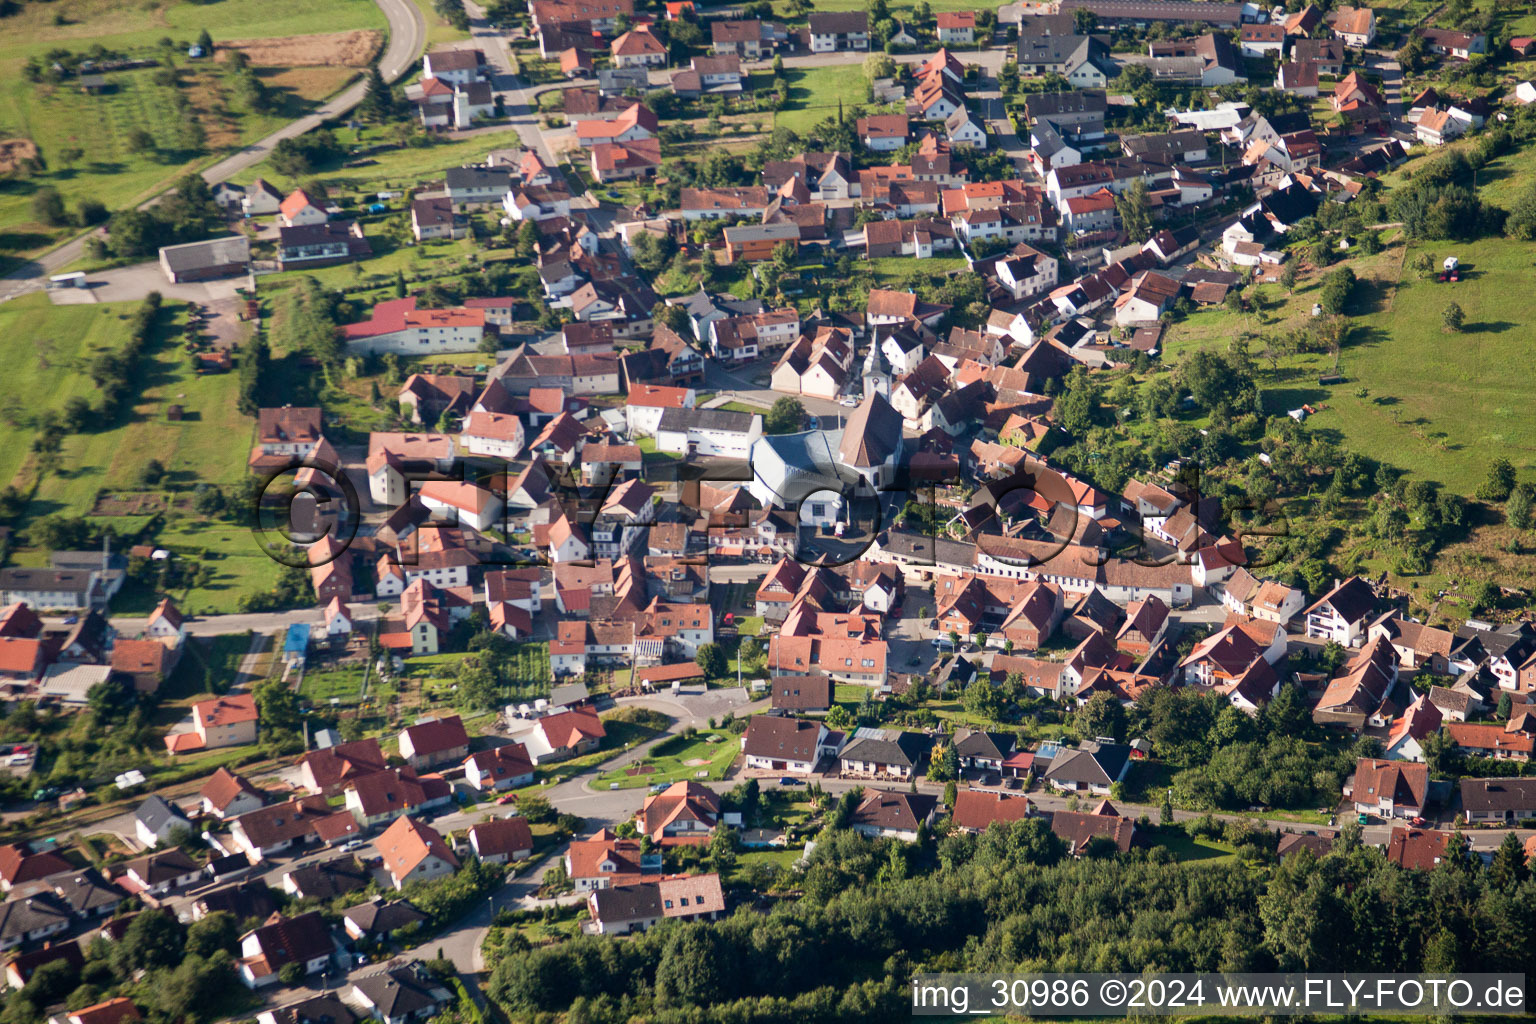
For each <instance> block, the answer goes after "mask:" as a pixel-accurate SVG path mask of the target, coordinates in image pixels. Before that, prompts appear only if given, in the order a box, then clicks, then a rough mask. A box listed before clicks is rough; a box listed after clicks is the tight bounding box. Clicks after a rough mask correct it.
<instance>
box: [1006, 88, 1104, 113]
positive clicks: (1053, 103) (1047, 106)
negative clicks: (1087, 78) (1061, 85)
mask: <svg viewBox="0 0 1536 1024" xmlns="http://www.w3.org/2000/svg"><path fill="white" fill-rule="evenodd" d="M1024 106H1025V109H1026V110H1027V111H1028V113H1029V116H1030V117H1032V118H1034V117H1044V118H1054V117H1062V116H1065V115H1068V114H1100V115H1102V114H1103V113H1104V112H1105V111H1107V110H1108V109H1109V97H1108V95H1107V94H1106V93H1105V92H1104V90H1103V89H1075V90H1070V91H1068V92H1037V93H1031V94H1030V95H1029V96H1026V97H1025V98H1024Z"/></svg>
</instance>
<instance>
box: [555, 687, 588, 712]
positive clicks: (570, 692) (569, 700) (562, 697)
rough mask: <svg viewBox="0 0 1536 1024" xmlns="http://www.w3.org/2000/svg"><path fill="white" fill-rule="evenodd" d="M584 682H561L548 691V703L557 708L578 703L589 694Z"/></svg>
mask: <svg viewBox="0 0 1536 1024" xmlns="http://www.w3.org/2000/svg"><path fill="white" fill-rule="evenodd" d="M589 695H590V694H589V692H588V690H587V684H586V683H563V684H561V685H560V686H556V687H555V688H554V689H552V690H550V691H549V703H550V704H551V705H552V706H554V707H557V708H563V707H565V706H566V705H567V704H580V703H581V702H582V701H584V700H586V699H587V697H588V696H589Z"/></svg>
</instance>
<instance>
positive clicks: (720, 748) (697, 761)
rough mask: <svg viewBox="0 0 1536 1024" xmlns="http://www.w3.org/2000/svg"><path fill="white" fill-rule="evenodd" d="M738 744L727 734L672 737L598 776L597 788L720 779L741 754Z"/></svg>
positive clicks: (637, 786)
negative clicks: (628, 762)
mask: <svg viewBox="0 0 1536 1024" xmlns="http://www.w3.org/2000/svg"><path fill="white" fill-rule="evenodd" d="M740 749H741V747H740V744H739V743H738V741H737V739H736V737H735V736H733V735H732V734H730V733H728V732H701V733H699V734H698V735H697V736H694V737H692V738H684V737H682V736H675V737H673V738H671V739H668V740H663V741H662V742H660V743H658V744H656V746H654V747H652V748H651V752H650V754H649V755H647V756H646V757H644V758H642V759H641V760H639V761H637V762H635V763H634V764H633V765H627V766H625V767H623V768H616V769H614V770H613V771H611V772H606V773H604V774H603V775H601V776H599V777H598V779H597V783H596V785H598V786H599V787H602V786H610V787H612V786H617V787H618V788H619V789H638V788H640V787H641V786H654V785H656V784H658V783H672V782H682V781H684V780H686V779H697V778H699V777H700V776H699V773H700V772H704V773H705V775H704V776H703V777H704V778H707V779H722V778H724V777H725V772H726V769H728V768H729V767H730V766H731V762H733V761H735V760H736V755H737V754H738V753H739V752H740Z"/></svg>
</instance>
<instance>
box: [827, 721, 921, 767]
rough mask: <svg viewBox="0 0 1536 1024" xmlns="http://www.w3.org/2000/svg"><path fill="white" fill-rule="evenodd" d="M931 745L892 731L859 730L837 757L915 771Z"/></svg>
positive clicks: (911, 733) (906, 733) (904, 733)
mask: <svg viewBox="0 0 1536 1024" xmlns="http://www.w3.org/2000/svg"><path fill="white" fill-rule="evenodd" d="M932 745H933V741H932V740H931V739H929V738H928V737H926V736H923V735H921V734H920V733H915V732H900V731H898V730H895V729H860V730H858V731H857V732H855V733H854V734H853V740H852V741H851V742H850V743H849V744H848V745H847V746H846V747H844V748H843V750H842V753H840V754H838V755H837V756H838V760H841V761H868V762H872V763H874V764H895V765H904V766H906V767H908V768H916V767H917V765H918V764H919V763H921V762H922V760H923V758H924V756H926V755H927V753H928V750H929V748H930V747H931V746H932Z"/></svg>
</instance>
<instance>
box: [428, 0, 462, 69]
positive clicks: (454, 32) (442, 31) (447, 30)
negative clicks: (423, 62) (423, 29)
mask: <svg viewBox="0 0 1536 1024" xmlns="http://www.w3.org/2000/svg"><path fill="white" fill-rule="evenodd" d="M415 3H416V6H417V7H418V8H420V9H421V17H422V20H423V21H425V22H426V24H427V49H429V50H430V49H432V48H433V47H435V46H438V45H440V44H443V43H454V42H458V41H459V40H460V39H468V38H469V33H468V32H460V31H459V30H458V29H456V28H454V27H453V26H452V25H450V24H448V23H447V22H446V21H444V20H443V19H442V18H441V17H439V16H438V13H437V11H436V10H434V9H433V7H432V0H415ZM418 70H419V69H418Z"/></svg>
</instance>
